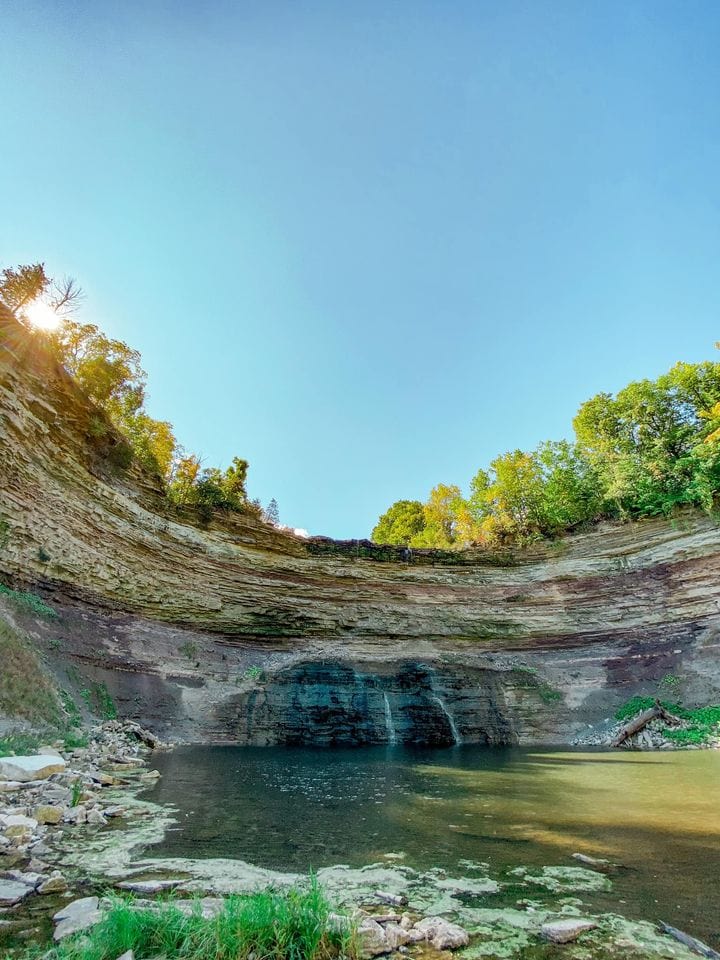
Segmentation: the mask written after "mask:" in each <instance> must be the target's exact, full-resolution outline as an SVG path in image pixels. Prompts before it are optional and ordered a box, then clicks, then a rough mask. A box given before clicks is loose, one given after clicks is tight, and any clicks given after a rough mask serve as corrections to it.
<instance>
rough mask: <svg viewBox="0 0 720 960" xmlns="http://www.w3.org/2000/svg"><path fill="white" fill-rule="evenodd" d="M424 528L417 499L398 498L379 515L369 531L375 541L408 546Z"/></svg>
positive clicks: (423, 519)
mask: <svg viewBox="0 0 720 960" xmlns="http://www.w3.org/2000/svg"><path fill="white" fill-rule="evenodd" d="M424 528H425V512H424V510H423V505H422V504H421V503H420V501H419V500H398V501H397V502H396V503H394V504H393V505H392V506H391V507H390V509H389V510H386V511H385V513H384V514H383V515H382V516H381V517H380V519H379V520H378V522H377V524H376V525H375V527H374V528H373V532H372V533H371V535H370V536H371V538H372V540H374V541H375V543H389V544H396V545H398V546H405V547H407V546H409V544H410V543H411V542H412V541H413V539H414V538H415V537H417V536H418V535H419V534H420V533H422V531H423V530H424Z"/></svg>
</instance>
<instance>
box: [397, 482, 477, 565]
mask: <svg viewBox="0 0 720 960" xmlns="http://www.w3.org/2000/svg"><path fill="white" fill-rule="evenodd" d="M463 503H464V501H463V498H462V494H461V492H460V487H458V486H455V484H447V483H438V484H437V486H435V487H433V488H432V490H431V491H430V496H429V497H428V499H427V501H426V502H425V503H424V504H423V515H424V517H425V526H424V527H423V529H422V531H421V532H420V533H418V534H417V535H416V536H414V537H413V539H412V541H411V543H410V545H411V546H413V547H435V548H436V549H442V550H447V549H449V548H450V547H452V546H453V544H454V543H455V538H456V533H457V517H458V512H459V510H460V508H461V507H462V505H463Z"/></svg>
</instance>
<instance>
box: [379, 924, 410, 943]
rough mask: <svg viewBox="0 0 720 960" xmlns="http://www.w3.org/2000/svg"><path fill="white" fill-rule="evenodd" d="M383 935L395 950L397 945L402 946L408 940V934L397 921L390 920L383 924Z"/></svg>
mask: <svg viewBox="0 0 720 960" xmlns="http://www.w3.org/2000/svg"><path fill="white" fill-rule="evenodd" d="M385 936H386V937H387V942H388V945H389V947H390V949H391V950H397V949H398V947H404V946H405V944H406V943H409V942H410V934H409V933H408V931H407V930H403V928H402V927H401V926H400V924H399V923H395V922H393V921H391V922H390V923H386V924H385Z"/></svg>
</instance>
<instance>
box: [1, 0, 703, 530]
mask: <svg viewBox="0 0 720 960" xmlns="http://www.w3.org/2000/svg"><path fill="white" fill-rule="evenodd" d="M719 51H720V3H718V2H717V0H708V2H699V0H678V2H665V0H643V2H636V0H552V2H547V0H527V2H519V0H493V2H487V0H473V2H461V0H457V2H452V0H435V2H423V0H412V2H410V0H406V2H391V0H383V2H374V0H362V2H360V0H358V2H354V0H332V2H316V0H307V2H303V0H291V2H273V0H257V2H252V3H250V2H248V3H245V2H242V0H232V2H231V0H202V2H200V0H197V2H193V3H190V2H185V3H183V2H182V0H173V2H170V0H167V2H162V0H143V2H136V0H118V2H111V0H102V2H97V0H80V2H78V0H53V2H45V3H42V2H36V0H1V2H0V91H2V109H1V113H0V117H1V121H0V123H1V126H0V129H1V130H2V148H1V149H0V191H1V193H0V196H1V201H0V263H2V264H3V265H11V264H17V263H23V262H30V261H36V260H44V261H45V262H46V264H47V268H48V270H49V272H51V273H54V274H56V275H62V274H70V275H72V276H74V277H76V278H77V280H78V281H79V282H80V284H81V285H82V286H83V288H84V289H85V291H86V293H87V299H86V302H85V305H84V309H83V312H82V319H85V320H87V321H93V322H97V323H99V324H100V326H101V327H103V329H105V330H106V331H107V332H108V333H110V334H112V335H114V336H116V337H120V338H121V339H123V340H126V341H128V342H129V343H130V344H131V345H132V346H134V347H136V348H138V349H139V350H140V351H141V353H142V355H143V359H144V363H145V367H146V369H147V371H148V374H149V385H150V399H149V404H148V408H149V412H150V413H151V414H152V415H153V416H156V417H160V418H162V419H169V420H171V421H172V422H173V423H174V425H175V428H176V432H177V434H178V437H179V439H180V440H181V441H182V442H183V443H184V445H185V446H186V447H187V448H188V449H190V450H193V451H196V452H199V453H200V454H202V456H203V457H204V458H205V460H206V463H207V464H208V465H215V464H216V465H223V466H224V465H226V464H227V463H228V462H229V460H230V458H231V457H232V456H233V455H234V454H238V455H240V456H243V457H246V458H247V459H248V460H249V461H250V465H251V466H250V483H249V488H250V494H251V495H252V496H258V497H260V498H261V499H262V500H263V502H267V500H268V499H269V498H270V497H272V496H274V497H276V498H277V500H278V502H279V505H280V514H281V519H282V520H283V522H285V523H289V524H292V525H294V526H298V527H305V528H307V529H309V530H310V531H311V532H312V533H326V534H329V535H334V536H342V537H355V536H366V535H368V534H369V532H370V530H371V528H372V526H373V523H374V522H375V520H376V518H377V516H378V514H379V513H381V512H382V511H383V510H384V509H386V507H387V506H389V504H390V503H391V502H393V501H394V500H396V499H399V498H402V497H408V498H419V499H424V498H425V497H426V495H427V493H428V491H429V489H430V487H431V486H432V485H433V484H435V483H436V482H439V481H443V482H447V483H459V484H460V485H461V486H463V487H465V486H466V485H467V483H468V481H469V480H470V478H471V476H472V475H473V474H474V473H475V471H476V470H477V469H478V467H480V466H485V465H487V463H488V462H489V460H490V459H492V457H493V456H494V455H495V454H497V453H500V452H502V451H504V450H507V449H512V448H515V447H530V446H534V445H535V444H536V443H537V442H538V441H539V440H541V439H545V438H559V437H562V436H565V435H568V434H569V432H570V429H571V426H570V425H571V419H572V416H573V414H574V412H575V410H576V408H577V406H578V404H579V403H580V402H581V401H582V400H583V399H586V398H587V397H589V396H591V395H592V394H593V393H596V392H598V391H599V390H602V389H608V390H615V389H617V388H619V387H621V386H622V385H623V384H624V383H625V382H627V381H629V380H631V379H637V378H641V377H644V376H655V375H657V374H658V373H660V372H661V371H663V370H664V369H666V368H667V367H669V366H670V365H671V364H672V363H673V362H674V361H676V360H678V359H684V360H691V361H695V360H701V359H707V358H712V357H713V354H714V351H713V343H714V341H715V340H717V339H720V318H719V316H718V313H719V310H718V307H719V306H720V209H719V207H720V53H719Z"/></svg>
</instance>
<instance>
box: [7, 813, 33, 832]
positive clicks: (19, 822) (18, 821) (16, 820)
mask: <svg viewBox="0 0 720 960" xmlns="http://www.w3.org/2000/svg"><path fill="white" fill-rule="evenodd" d="M37 825H38V822H37V820H34V819H33V818H32V817H26V816H25V814H23V813H15V814H11V813H10V814H0V830H4V831H5V833H7V835H8V836H12V835H13V834H11V833H10V829H11V828H13V827H21V828H22V829H23V830H29V831H30V832H31V833H32V831H33V830H37Z"/></svg>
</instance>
